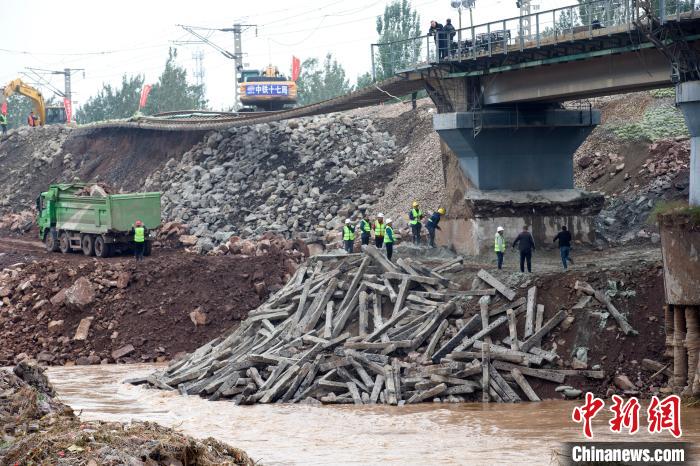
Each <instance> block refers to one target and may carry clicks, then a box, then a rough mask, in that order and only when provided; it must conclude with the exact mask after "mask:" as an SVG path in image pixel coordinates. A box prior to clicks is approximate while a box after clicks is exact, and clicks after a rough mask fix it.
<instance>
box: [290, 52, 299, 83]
mask: <svg viewBox="0 0 700 466" xmlns="http://www.w3.org/2000/svg"><path fill="white" fill-rule="evenodd" d="M299 73H301V60H299V59H298V58H297V57H295V56H292V81H296V80H297V79H298V78H299Z"/></svg>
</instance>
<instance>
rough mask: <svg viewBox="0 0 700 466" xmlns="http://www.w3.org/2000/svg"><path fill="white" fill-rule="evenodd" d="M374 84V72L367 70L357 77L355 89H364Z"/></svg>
mask: <svg viewBox="0 0 700 466" xmlns="http://www.w3.org/2000/svg"><path fill="white" fill-rule="evenodd" d="M371 85H372V73H370V72H369V71H368V72H366V73H365V74H361V75H360V76H358V77H357V84H356V85H355V89H362V88H365V87H367V86H371Z"/></svg>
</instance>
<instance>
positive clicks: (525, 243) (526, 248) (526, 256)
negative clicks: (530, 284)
mask: <svg viewBox="0 0 700 466" xmlns="http://www.w3.org/2000/svg"><path fill="white" fill-rule="evenodd" d="M516 245H517V246H518V249H519V250H520V271H521V272H525V262H526V261H527V271H528V273H532V251H534V250H535V239H534V238H533V237H532V235H531V234H530V232H529V231H528V228H527V225H525V226H524V227H523V231H521V232H520V234H519V235H518V237H517V238H515V241H513V247H515V246H516Z"/></svg>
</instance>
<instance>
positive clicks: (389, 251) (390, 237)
mask: <svg viewBox="0 0 700 466" xmlns="http://www.w3.org/2000/svg"><path fill="white" fill-rule="evenodd" d="M384 246H386V258H387V259H389V260H391V256H392V255H393V254H394V228H393V227H392V226H391V219H390V218H388V219H386V229H385V230H384Z"/></svg>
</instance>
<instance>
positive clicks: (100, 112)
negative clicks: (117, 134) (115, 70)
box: [76, 75, 144, 123]
mask: <svg viewBox="0 0 700 466" xmlns="http://www.w3.org/2000/svg"><path fill="white" fill-rule="evenodd" d="M143 82H144V78H143V76H141V75H137V76H127V75H124V76H122V83H121V87H119V88H114V87H112V86H111V85H110V84H103V85H102V89H101V90H100V92H98V93H97V95H95V96H92V97H90V98H89V99H88V100H87V102H85V103H84V104H83V105H82V106H81V107H80V109H79V110H78V111H77V113H76V118H77V119H78V123H92V122H94V121H104V120H112V119H115V118H128V117H130V116H132V115H133V114H134V112H136V110H138V106H139V98H140V96H141V89H142V88H143Z"/></svg>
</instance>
